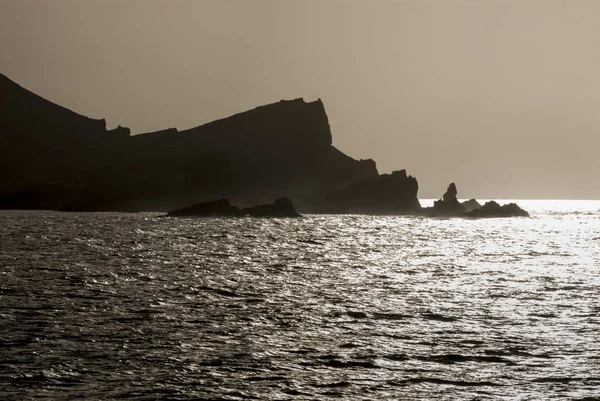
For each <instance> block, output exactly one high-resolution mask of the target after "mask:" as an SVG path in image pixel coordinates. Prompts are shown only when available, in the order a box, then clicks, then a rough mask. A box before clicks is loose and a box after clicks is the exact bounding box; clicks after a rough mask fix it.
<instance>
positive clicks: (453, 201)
mask: <svg viewBox="0 0 600 401" xmlns="http://www.w3.org/2000/svg"><path fill="white" fill-rule="evenodd" d="M457 195H458V190H457V189H456V184H455V183H451V184H450V185H449V186H448V189H447V190H446V192H445V193H444V195H443V196H442V199H439V200H437V201H434V203H433V207H428V208H423V210H422V212H423V214H424V215H427V216H440V217H529V213H528V212H526V211H525V210H523V209H521V207H519V205H517V204H516V203H509V204H506V205H500V204H499V203H498V202H496V201H489V202H486V203H485V204H484V205H483V206H482V205H481V204H480V203H479V202H478V201H477V200H476V199H469V200H467V201H464V202H462V203H461V202H459V201H458V199H457Z"/></svg>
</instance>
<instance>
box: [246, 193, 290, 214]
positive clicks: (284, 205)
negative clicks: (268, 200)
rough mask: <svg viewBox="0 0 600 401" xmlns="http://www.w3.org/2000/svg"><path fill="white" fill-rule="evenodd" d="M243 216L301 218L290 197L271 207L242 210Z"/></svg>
mask: <svg viewBox="0 0 600 401" xmlns="http://www.w3.org/2000/svg"><path fill="white" fill-rule="evenodd" d="M241 211H242V215H244V216H252V217H300V215H299V214H298V213H297V212H296V209H295V208H294V204H293V203H292V200H291V199H290V198H288V197H283V198H278V199H277V200H275V203H273V204H270V205H258V206H253V207H248V208H245V209H242V210H241Z"/></svg>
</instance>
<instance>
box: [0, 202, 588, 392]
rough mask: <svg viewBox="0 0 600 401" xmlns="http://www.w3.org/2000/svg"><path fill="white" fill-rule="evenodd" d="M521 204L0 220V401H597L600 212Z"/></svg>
mask: <svg viewBox="0 0 600 401" xmlns="http://www.w3.org/2000/svg"><path fill="white" fill-rule="evenodd" d="M518 202H519V204H521V205H522V206H523V207H524V208H525V209H527V210H529V211H530V212H531V214H532V218H530V219H524V218H516V219H489V220H472V219H433V218H429V219H428V218H422V217H401V216H393V217H385V216H381V217H374V216H306V217H304V218H302V219H297V220H296V219H289V220H286V219H282V220H278V219H248V218H240V219H220V218H209V219H193V218H187V219H172V218H157V217H156V215H154V214H108V213H98V214H61V213H53V212H0V249H1V251H2V252H0V267H1V270H0V274H1V277H2V281H1V282H0V296H1V297H2V298H1V299H2V304H1V305H2V309H1V311H0V315H1V317H2V322H3V324H2V326H1V328H0V338H1V339H2V341H3V344H4V347H2V348H0V360H1V361H4V362H3V363H2V364H0V378H1V380H0V397H2V398H3V399H7V400H12V399H14V400H17V399H23V398H26V399H33V398H39V397H42V396H44V397H50V398H59V399H81V398H88V399H95V398H96V399H97V398H101V399H106V398H108V399H110V398H117V397H120V398H126V399H154V398H157V397H158V398H167V399H197V398H203V399H213V398H223V399H244V398H256V399H286V398H290V397H293V398H298V399H315V398H317V399H326V398H330V397H338V398H339V397H342V398H347V399H365V400H367V399H369V400H370V399H385V398H389V399H397V398H401V399H427V398H439V397H440V396H441V395H443V396H444V397H446V398H455V399H465V398H474V397H475V398H495V399H498V398H514V397H525V398H527V397H530V398H531V397H532V398H552V397H554V398H557V399H560V398H577V397H584V396H596V395H597V388H598V386H600V378H599V377H598V374H597V367H598V363H599V361H600V360H599V359H598V355H599V352H600V341H599V340H598V339H597V335H596V334H597V331H598V329H599V324H600V318H599V316H600V300H599V299H598V291H597V288H598V286H599V284H600V274H599V273H600V268H599V266H600V241H599V238H600V224H598V223H599V220H600V215H599V214H598V213H596V212H597V211H598V210H600V202H580V203H577V202H570V201H569V202H563V203H560V205H562V206H560V207H558V206H556V205H557V204H558V203H557V204H553V203H552V202H549V201H541V202H540V201H518ZM529 202H532V203H529ZM534 202H535V203H534Z"/></svg>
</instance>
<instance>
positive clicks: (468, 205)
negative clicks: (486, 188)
mask: <svg viewBox="0 0 600 401" xmlns="http://www.w3.org/2000/svg"><path fill="white" fill-rule="evenodd" d="M461 205H463V207H464V208H465V211H466V212H467V213H468V212H470V211H472V210H475V209H479V208H480V207H481V203H479V202H477V199H469V200H466V201H464V202H462V203H461Z"/></svg>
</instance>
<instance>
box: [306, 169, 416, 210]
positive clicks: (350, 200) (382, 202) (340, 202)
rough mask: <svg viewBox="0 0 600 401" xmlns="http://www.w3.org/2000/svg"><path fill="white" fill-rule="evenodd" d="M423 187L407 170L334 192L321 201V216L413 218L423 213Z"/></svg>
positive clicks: (318, 206) (319, 202)
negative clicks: (323, 214)
mask: <svg viewBox="0 0 600 401" xmlns="http://www.w3.org/2000/svg"><path fill="white" fill-rule="evenodd" d="M418 190H419V184H418V183H417V180H416V178H415V177H413V176H410V175H407V174H406V170H400V171H394V172H393V173H391V174H382V175H378V176H376V177H374V178H370V179H366V180H362V181H359V182H356V183H353V184H350V185H348V186H346V187H343V188H340V189H337V190H332V191H330V192H328V193H327V194H326V195H325V197H324V198H323V199H321V200H319V201H316V202H314V203H315V204H316V205H317V209H316V210H311V211H312V212H317V213H350V214H411V213H415V212H417V211H418V210H420V209H421V205H420V203H419V199H418V198H417V192H418Z"/></svg>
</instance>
